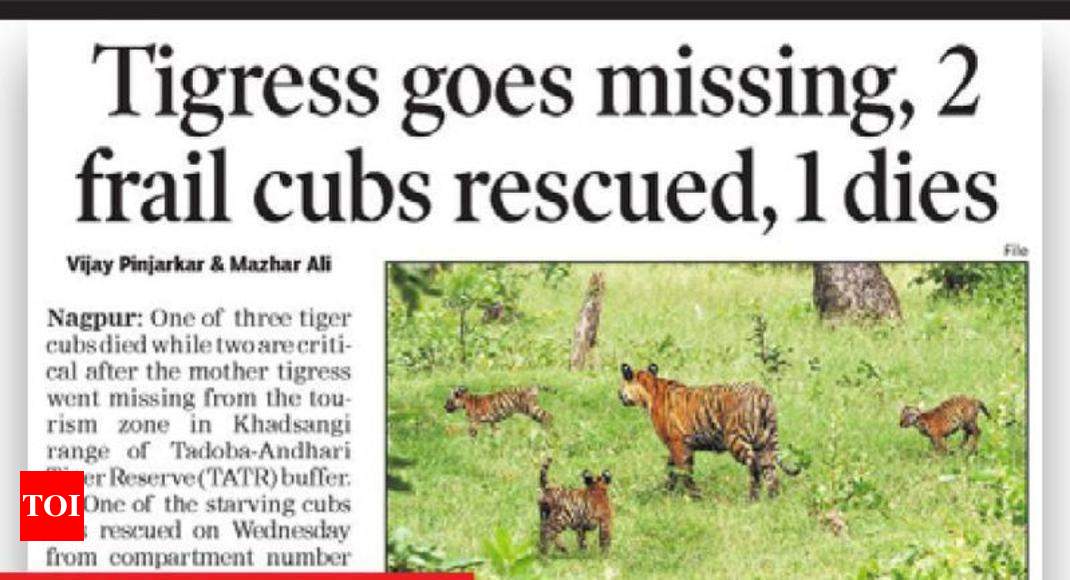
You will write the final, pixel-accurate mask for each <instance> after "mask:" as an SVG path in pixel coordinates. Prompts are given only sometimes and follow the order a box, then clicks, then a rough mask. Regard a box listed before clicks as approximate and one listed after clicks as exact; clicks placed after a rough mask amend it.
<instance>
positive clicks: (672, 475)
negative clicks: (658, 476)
mask: <svg viewBox="0 0 1070 580" xmlns="http://www.w3.org/2000/svg"><path fill="white" fill-rule="evenodd" d="M666 467H667V469H666V471H667V473H668V477H669V478H668V480H666V481H665V491H673V490H675V489H676V481H677V473H676V464H675V463H673V460H672V455H669V460H668V461H667V462H666Z"/></svg>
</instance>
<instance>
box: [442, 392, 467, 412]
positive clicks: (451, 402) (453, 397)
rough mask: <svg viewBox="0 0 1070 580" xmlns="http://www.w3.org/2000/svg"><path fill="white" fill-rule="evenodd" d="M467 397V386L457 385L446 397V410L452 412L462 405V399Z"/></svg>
mask: <svg viewBox="0 0 1070 580" xmlns="http://www.w3.org/2000/svg"><path fill="white" fill-rule="evenodd" d="M467 397H468V387H457V388H455V389H453V390H452V391H450V396H449V397H447V398H446V412H447V413H452V412H454V411H456V410H457V409H460V408H461V407H464V400H465V399H466V398H467Z"/></svg>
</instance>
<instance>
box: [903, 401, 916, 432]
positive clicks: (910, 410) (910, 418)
mask: <svg viewBox="0 0 1070 580" xmlns="http://www.w3.org/2000/svg"><path fill="white" fill-rule="evenodd" d="M920 415H921V409H919V408H917V407H915V406H914V405H907V406H905V407H903V410H902V411H900V412H899V426H900V427H902V428H903V429H906V428H907V427H912V426H914V425H915V424H917V422H918V417H919V416H920Z"/></svg>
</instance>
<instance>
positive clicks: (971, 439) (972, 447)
mask: <svg viewBox="0 0 1070 580" xmlns="http://www.w3.org/2000/svg"><path fill="white" fill-rule="evenodd" d="M965 431H966V435H965V437H963V439H962V446H963V447H966V448H967V449H968V450H969V452H970V453H977V443H978V440H979V439H980V438H981V428H980V427H978V426H977V423H967V424H966V425H965Z"/></svg>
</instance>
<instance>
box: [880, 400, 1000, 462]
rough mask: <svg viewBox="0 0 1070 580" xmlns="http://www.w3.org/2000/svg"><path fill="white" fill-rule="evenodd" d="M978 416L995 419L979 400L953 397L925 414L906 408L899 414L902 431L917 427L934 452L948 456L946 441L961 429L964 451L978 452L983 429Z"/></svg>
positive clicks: (909, 407)
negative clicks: (980, 414) (978, 424)
mask: <svg viewBox="0 0 1070 580" xmlns="http://www.w3.org/2000/svg"><path fill="white" fill-rule="evenodd" d="M978 412H981V413H984V414H985V417H988V418H989V419H991V418H992V416H991V415H989V414H988V409H987V408H986V407H985V404H984V403H982V402H981V401H979V400H977V399H973V398H970V397H964V396H961V395H958V396H954V397H951V398H950V399H948V400H946V401H944V402H943V403H940V404H939V405H937V407H936V408H935V409H932V410H930V411H925V412H922V410H921V409H919V408H917V407H914V406H911V405H907V406H906V407H903V410H902V411H901V412H900V413H899V426H900V427H902V428H903V429H906V428H908V427H917V428H918V431H921V433H922V435H925V436H926V437H928V438H929V441H931V442H932V444H933V449H935V450H936V452H937V453H941V454H942V453H947V442H946V441H945V439H946V438H947V437H950V436H951V435H953V434H954V433H956V432H958V430H959V429H962V430H963V432H964V436H963V438H962V447H969V451H970V452H971V453H974V452H976V451H977V441H978V439H980V437H981V428H980V427H978V426H977V414H978Z"/></svg>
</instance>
